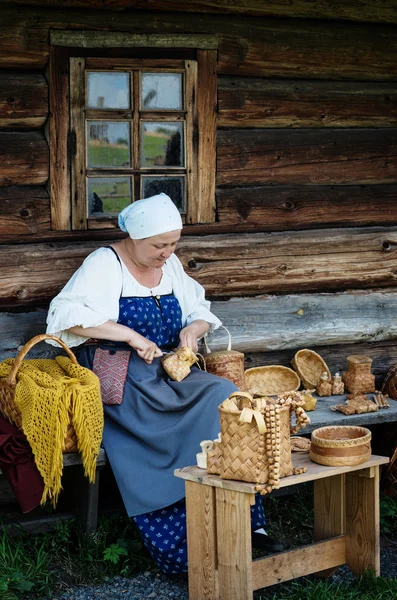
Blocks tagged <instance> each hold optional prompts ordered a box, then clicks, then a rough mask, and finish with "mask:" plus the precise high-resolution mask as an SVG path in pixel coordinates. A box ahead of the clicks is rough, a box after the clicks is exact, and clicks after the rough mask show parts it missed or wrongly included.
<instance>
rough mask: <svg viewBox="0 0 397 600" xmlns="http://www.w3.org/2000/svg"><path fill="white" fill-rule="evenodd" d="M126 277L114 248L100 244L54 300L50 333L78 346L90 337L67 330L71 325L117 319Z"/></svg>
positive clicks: (89, 325)
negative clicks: (102, 246) (123, 282)
mask: <svg viewBox="0 0 397 600" xmlns="http://www.w3.org/2000/svg"><path fill="white" fill-rule="evenodd" d="M122 281H123V278H122V270H121V265H120V263H119V262H118V260H117V258H116V256H115V255H114V253H113V252H112V250H110V249H108V248H100V249H99V250H96V251H95V252H93V253H92V254H90V255H89V256H88V257H87V258H86V259H85V261H84V262H83V264H82V265H81V267H80V268H79V269H78V270H77V271H76V272H75V274H74V275H73V277H72V278H71V279H70V280H69V281H68V283H67V284H66V285H65V287H64V288H63V290H62V291H61V292H60V293H59V294H58V296H56V297H55V298H54V299H53V300H52V302H51V304H50V307H49V310H48V316H47V333H49V334H52V335H55V336H57V337H60V338H61V339H62V340H63V341H64V342H65V343H66V344H67V345H68V346H78V345H79V344H81V343H83V342H84V340H85V339H86V338H84V337H82V336H79V335H75V334H73V333H70V332H69V331H67V329H69V328H70V327H74V326H76V325H80V326H81V327H96V326H98V325H102V324H103V323H106V321H117V319H118V313H119V298H120V295H121V289H122ZM49 343H51V341H49Z"/></svg>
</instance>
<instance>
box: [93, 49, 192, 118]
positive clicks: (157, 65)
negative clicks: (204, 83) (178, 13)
mask: <svg viewBox="0 0 397 600" xmlns="http://www.w3.org/2000/svg"><path fill="white" fill-rule="evenodd" d="M111 62H112V64H111V66H109V58H98V57H87V58H86V61H85V66H86V68H87V69H93V70H104V71H123V70H125V69H142V68H144V69H162V68H166V69H181V70H183V69H184V68H185V61H184V60H182V59H176V58H175V59H172V58H152V59H150V58H114V59H112V61H111ZM112 113H113V111H112ZM108 114H109V113H108Z"/></svg>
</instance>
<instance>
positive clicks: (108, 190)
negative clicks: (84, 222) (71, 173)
mask: <svg viewBox="0 0 397 600" xmlns="http://www.w3.org/2000/svg"><path fill="white" fill-rule="evenodd" d="M131 201H132V197H131V178H130V177H88V211H89V215H90V216H100V215H105V214H106V215H116V214H118V213H119V212H120V211H121V210H123V208H125V207H126V206H127V205H128V204H131Z"/></svg>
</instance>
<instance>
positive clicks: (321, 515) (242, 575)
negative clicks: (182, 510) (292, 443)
mask: <svg viewBox="0 0 397 600" xmlns="http://www.w3.org/2000/svg"><path fill="white" fill-rule="evenodd" d="M293 459H294V464H295V466H299V467H305V466H306V467H307V472H306V473H303V474H302V475H295V476H291V477H285V478H283V479H282V480H281V482H280V487H285V486H293V485H297V484H300V483H304V482H307V481H313V482H314V535H315V542H314V543H313V544H309V545H307V546H303V547H301V548H298V549H294V550H289V551H287V552H281V553H278V554H274V555H272V556H268V557H266V558H261V559H257V560H254V561H253V560H252V549H251V520H250V506H251V505H253V504H254V502H255V484H251V483H244V482H241V481H230V480H224V479H221V478H220V477H219V476H218V475H210V474H209V473H207V472H206V471H205V470H203V469H199V468H198V467H186V468H184V469H177V470H176V471H175V475H176V477H180V478H182V479H184V480H185V481H186V516H187V539H188V565H189V567H188V568H189V599H190V600H221V599H225V598H238V599H239V600H252V593H253V591H254V590H258V589H261V588H264V587H267V586H270V585H274V584H276V583H281V582H283V581H288V580H290V579H295V578H297V577H302V576H305V575H309V574H312V573H322V574H326V573H324V571H326V570H328V569H334V568H335V567H338V566H340V565H343V564H347V565H348V566H349V567H350V568H351V569H352V571H353V572H354V573H355V574H356V575H360V574H362V573H364V571H365V570H366V569H368V568H370V569H372V570H373V571H374V572H375V573H376V574H377V575H379V573H380V553H379V467H380V465H384V464H386V463H388V462H389V459H388V458H385V457H382V456H372V457H371V459H370V460H369V461H368V462H366V463H364V464H361V465H357V466H355V467H323V466H321V465H317V464H315V463H313V462H311V461H310V459H309V457H308V455H302V454H299V455H298V456H297V455H294V457H293Z"/></svg>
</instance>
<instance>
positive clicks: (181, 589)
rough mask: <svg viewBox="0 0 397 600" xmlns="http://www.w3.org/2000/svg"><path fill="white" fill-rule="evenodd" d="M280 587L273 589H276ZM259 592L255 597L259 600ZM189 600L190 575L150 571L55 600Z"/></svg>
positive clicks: (390, 553)
mask: <svg viewBox="0 0 397 600" xmlns="http://www.w3.org/2000/svg"><path fill="white" fill-rule="evenodd" d="M381 575H382V576H383V577H386V578H388V577H393V578H397V541H395V540H388V539H386V538H384V537H383V538H381ZM332 580H333V581H335V583H340V582H348V581H352V580H354V575H353V574H352V572H351V571H350V569H349V568H348V567H341V568H340V569H338V571H337V572H336V573H335V575H333V576H332ZM276 589H277V588H276V587H274V590H276ZM258 594H259V595H260V593H259V592H257V593H256V594H255V596H256V597H259V596H258ZM149 598H153V599H155V600H171V599H172V600H188V588H187V576H185V575H180V576H177V575H174V576H172V577H167V576H166V575H161V574H159V573H153V572H150V571H147V572H145V573H140V574H139V575H138V576H137V577H134V578H132V579H129V578H125V577H116V578H115V579H112V580H111V581H108V582H107V583H104V584H103V585H100V586H97V587H88V586H82V587H78V588H72V589H70V590H68V591H67V592H64V593H62V594H61V595H60V596H56V597H54V598H53V600H146V599H149Z"/></svg>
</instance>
